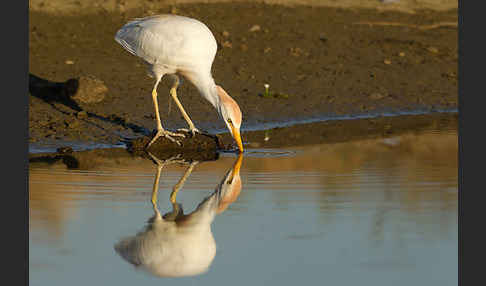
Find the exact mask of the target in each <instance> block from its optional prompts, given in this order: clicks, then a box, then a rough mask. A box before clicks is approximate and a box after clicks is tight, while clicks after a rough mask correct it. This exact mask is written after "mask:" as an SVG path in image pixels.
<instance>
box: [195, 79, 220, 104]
mask: <svg viewBox="0 0 486 286" xmlns="http://www.w3.org/2000/svg"><path fill="white" fill-rule="evenodd" d="M199 92H200V93H201V94H202V96H203V97H204V98H205V99H207V100H208V101H209V102H210V103H211V104H212V105H213V106H214V108H219V101H220V99H219V96H218V92H217V90H216V84H215V83H214V80H213V79H212V78H211V80H210V81H208V82H206V83H204V84H203V85H202V88H201V89H200V90H199Z"/></svg>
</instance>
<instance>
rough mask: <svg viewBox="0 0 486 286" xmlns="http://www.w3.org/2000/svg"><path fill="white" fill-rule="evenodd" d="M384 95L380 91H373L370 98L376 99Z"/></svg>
mask: <svg viewBox="0 0 486 286" xmlns="http://www.w3.org/2000/svg"><path fill="white" fill-rule="evenodd" d="M384 97H385V96H384V95H383V94H381V93H378V92H374V93H372V94H371V95H370V98H371V99H374V100H378V99H382V98H384Z"/></svg>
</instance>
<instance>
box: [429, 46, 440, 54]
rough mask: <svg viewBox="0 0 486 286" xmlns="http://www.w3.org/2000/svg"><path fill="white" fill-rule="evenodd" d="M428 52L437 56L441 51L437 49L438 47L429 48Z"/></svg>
mask: <svg viewBox="0 0 486 286" xmlns="http://www.w3.org/2000/svg"><path fill="white" fill-rule="evenodd" d="M427 51H429V52H431V53H433V54H437V53H439V49H437V48H436V47H428V48H427Z"/></svg>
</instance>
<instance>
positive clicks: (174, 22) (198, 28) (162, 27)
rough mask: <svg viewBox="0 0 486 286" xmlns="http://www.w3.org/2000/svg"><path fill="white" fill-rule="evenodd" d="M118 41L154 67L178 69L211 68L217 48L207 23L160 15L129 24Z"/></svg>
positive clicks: (124, 27) (120, 32) (118, 37)
mask: <svg viewBox="0 0 486 286" xmlns="http://www.w3.org/2000/svg"><path fill="white" fill-rule="evenodd" d="M115 40H116V41H117V42H118V43H119V44H120V45H121V46H123V47H124V48H125V49H126V50H127V51H129V52H130V53H132V54H134V55H136V56H139V57H141V58H142V59H144V60H145V61H147V62H148V63H150V64H153V65H155V64H163V65H166V66H169V67H172V68H174V69H179V68H184V67H191V66H198V67H201V66H209V69H210V68H211V65H212V62H213V60H214V56H215V55H216V50H217V44H216V40H215V39H214V36H213V34H212V33H211V31H210V30H209V29H208V27H207V26H206V25H204V24H203V23H201V22H199V21H197V20H195V19H191V18H187V17H182V16H176V15H157V16H151V17H146V18H140V19H135V20H133V21H130V22H128V23H127V24H126V25H124V26H123V27H122V28H121V29H120V30H118V32H117V33H116V36H115Z"/></svg>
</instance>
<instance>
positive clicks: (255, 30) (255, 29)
mask: <svg viewBox="0 0 486 286" xmlns="http://www.w3.org/2000/svg"><path fill="white" fill-rule="evenodd" d="M260 30H261V27H260V25H253V26H252V27H251V28H250V30H249V31H250V32H257V31H260Z"/></svg>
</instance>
